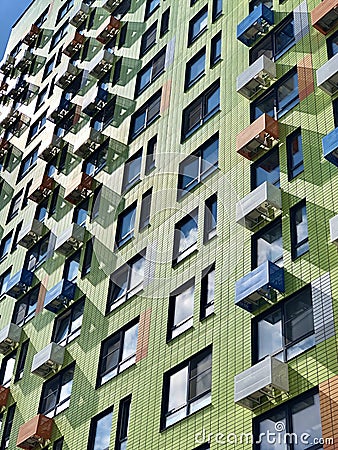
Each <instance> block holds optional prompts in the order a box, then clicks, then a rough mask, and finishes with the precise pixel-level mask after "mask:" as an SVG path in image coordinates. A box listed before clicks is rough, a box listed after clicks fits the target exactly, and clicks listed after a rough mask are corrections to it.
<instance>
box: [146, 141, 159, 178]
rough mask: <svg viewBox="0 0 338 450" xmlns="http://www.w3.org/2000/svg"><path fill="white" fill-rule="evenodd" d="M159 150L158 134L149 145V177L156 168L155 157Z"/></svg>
mask: <svg viewBox="0 0 338 450" xmlns="http://www.w3.org/2000/svg"><path fill="white" fill-rule="evenodd" d="M156 149H157V134H156V135H155V136H153V137H152V138H151V139H150V140H149V141H148V144H147V152H146V165H145V174H146V175H148V174H149V173H150V172H151V171H152V170H153V169H154V168H155V155H156Z"/></svg>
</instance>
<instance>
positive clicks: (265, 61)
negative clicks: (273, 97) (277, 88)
mask: <svg viewBox="0 0 338 450" xmlns="http://www.w3.org/2000/svg"><path fill="white" fill-rule="evenodd" d="M275 79H276V64H275V63H274V62H273V61H271V59H269V58H267V57H266V56H265V55H262V56H260V57H259V58H258V59H257V60H256V61H255V62H254V63H253V64H251V66H250V67H248V68H247V69H246V70H245V71H244V72H243V73H241V74H240V75H239V76H238V77H237V92H238V93H239V94H242V95H243V96H244V97H245V98H247V99H248V100H250V99H251V98H252V97H254V96H255V95H256V94H258V93H259V92H261V91H263V90H264V89H266V88H268V87H269V86H270V84H271V82H272V81H273V80H275Z"/></svg>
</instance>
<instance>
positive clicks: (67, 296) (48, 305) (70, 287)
mask: <svg viewBox="0 0 338 450" xmlns="http://www.w3.org/2000/svg"><path fill="white" fill-rule="evenodd" d="M75 290H76V284H75V283H72V282H71V281H69V280H61V281H60V282H59V283H58V284H56V285H55V286H54V287H52V289H49V290H48V291H47V294H46V297H45V304H44V307H45V309H47V310H48V311H51V312H53V313H54V314H57V313H58V312H59V311H61V310H62V309H64V308H66V307H67V306H68V305H69V303H70V302H71V301H72V300H74V297H75Z"/></svg>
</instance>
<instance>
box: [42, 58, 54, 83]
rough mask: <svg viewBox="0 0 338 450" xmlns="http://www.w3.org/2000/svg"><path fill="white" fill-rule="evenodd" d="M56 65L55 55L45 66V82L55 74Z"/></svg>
mask: <svg viewBox="0 0 338 450" xmlns="http://www.w3.org/2000/svg"><path fill="white" fill-rule="evenodd" d="M54 64H55V55H54V56H53V57H52V58H51V59H50V60H49V61H47V63H46V65H45V69H44V72H43V80H45V79H46V78H47V77H48V75H50V74H51V73H52V72H53V69H54Z"/></svg>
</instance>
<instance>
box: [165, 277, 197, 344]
mask: <svg viewBox="0 0 338 450" xmlns="http://www.w3.org/2000/svg"><path fill="white" fill-rule="evenodd" d="M187 291H192V292H191V295H190V296H189V302H190V303H191V305H190V308H191V315H190V316H186V317H185V318H184V319H183V320H181V321H179V322H177V323H175V315H176V312H177V309H179V303H178V302H177V301H178V297H180V296H181V295H184V294H185V293H186V292H187ZM194 304H195V278H192V279H190V280H189V281H187V282H185V283H184V284H183V285H182V286H180V287H179V288H178V289H176V290H175V291H174V292H172V293H171V294H170V296H169V303H168V316H167V317H168V319H167V343H168V342H170V341H173V340H174V339H176V338H177V337H179V336H181V335H182V334H184V333H186V332H187V331H189V330H190V329H191V328H193V326H194Z"/></svg>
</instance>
